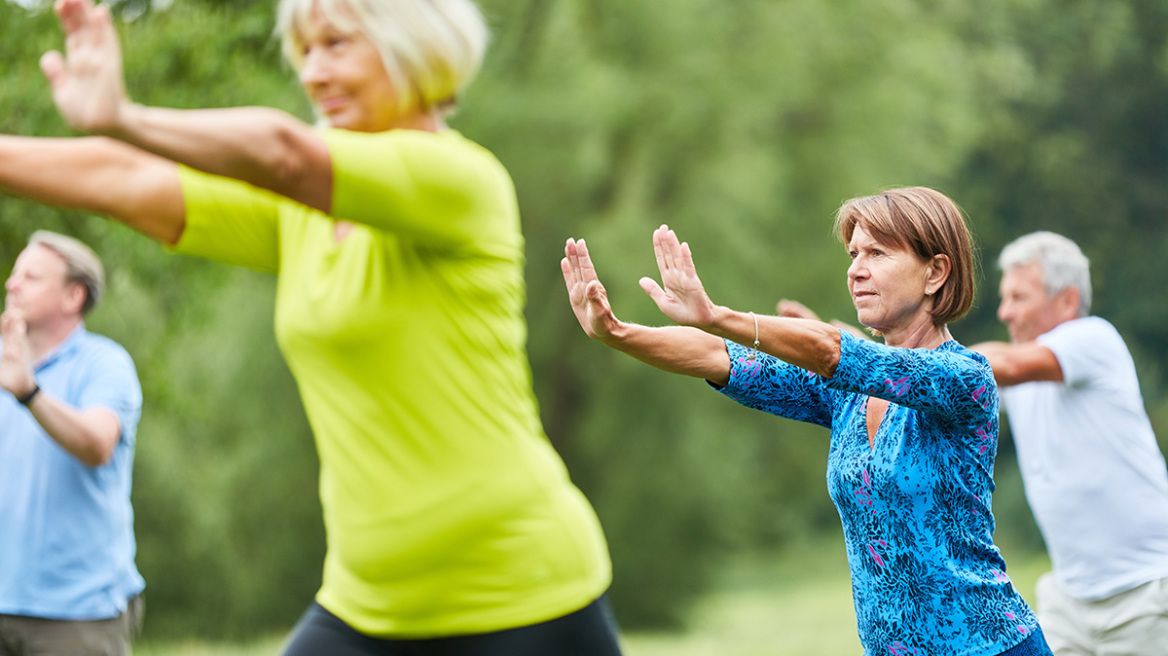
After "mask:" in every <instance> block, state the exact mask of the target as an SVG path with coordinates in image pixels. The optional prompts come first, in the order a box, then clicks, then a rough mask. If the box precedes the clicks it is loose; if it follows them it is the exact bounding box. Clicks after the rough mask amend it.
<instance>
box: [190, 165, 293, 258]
mask: <svg viewBox="0 0 1168 656" xmlns="http://www.w3.org/2000/svg"><path fill="white" fill-rule="evenodd" d="M179 181H180V183H181V185H182V193H183V202H184V203H185V205H186V227H185V228H184V229H183V233H182V236H181V237H180V238H179V241H178V243H177V244H175V245H174V247H173V249H172V250H174V251H175V252H176V253H183V254H186V255H196V256H198V257H204V258H207V259H209V260H215V261H217V262H223V263H225V264H234V265H238V266H242V267H247V268H249V269H255V270H257V271H262V272H265V273H276V271H277V269H278V268H279V264H280V258H279V250H278V246H279V244H278V240H279V207H280V204H281V203H286V202H291V201H287V200H284V199H282V198H281V197H280V196H277V195H276V194H273V193H271V192H269V191H265V190H263V189H258V188H256V187H253V186H251V185H249V184H247V183H244V182H239V181H236V180H231V179H229V178H223V177H219V176H215V175H209V174H206V173H202V172H199V171H196V170H194V169H191V168H188V167H185V166H179Z"/></svg>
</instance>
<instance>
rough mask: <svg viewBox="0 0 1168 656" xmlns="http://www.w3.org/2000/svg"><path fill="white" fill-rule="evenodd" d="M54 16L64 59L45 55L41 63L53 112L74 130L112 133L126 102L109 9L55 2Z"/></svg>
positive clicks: (73, 0) (87, 2)
mask: <svg viewBox="0 0 1168 656" xmlns="http://www.w3.org/2000/svg"><path fill="white" fill-rule="evenodd" d="M53 11H55V12H56V14H57V17H58V19H59V20H60V21H61V27H62V29H63V30H64V31H65V54H64V55H62V54H61V53H60V52H58V51H56V50H54V51H51V52H47V53H45V55H44V56H43V57H41V62H40V63H41V70H42V71H43V72H44V74H45V77H46V78H48V80H49V86H51V87H52V90H53V102H55V103H56V105H57V110H58V111H60V112H61V116H62V117H63V118H64V119H65V122H67V123H68V124H69V125H70V126H71V127H73V128H74V129H77V130H81V131H83V132H91V133H109V132H112V131H114V130H116V129H117V127H118V125H119V122H120V121H121V118H122V117H121V114H122V112H123V110H124V109H125V108H126V106H127V105H128V104H129V98H127V96H126V90H125V83H124V81H123V77H122V50H121V46H120V45H119V44H118V35H117V32H116V31H115V30H114V25H113V19H112V18H111V17H110V11H109V7H108V6H106V5H104V4H103V5H94V4H93V1H92V0H56V2H55V3H54V4H53Z"/></svg>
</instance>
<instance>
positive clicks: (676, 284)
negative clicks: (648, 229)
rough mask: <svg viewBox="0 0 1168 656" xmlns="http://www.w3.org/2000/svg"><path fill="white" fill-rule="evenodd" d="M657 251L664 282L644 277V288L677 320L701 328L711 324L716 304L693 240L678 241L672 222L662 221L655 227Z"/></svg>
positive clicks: (661, 307)
mask: <svg viewBox="0 0 1168 656" xmlns="http://www.w3.org/2000/svg"><path fill="white" fill-rule="evenodd" d="M653 252H654V253H655V254H656V255H657V269H658V270H660V271H661V284H660V285H658V284H657V281H656V280H653V279H652V278H641V289H644V290H645V293H647V294H648V295H649V298H651V299H653V302H654V303H656V304H657V308H658V309H660V310H661V312H662V313H664V314H665V316H667V317H669V318H670V319H672V320H673V321H674V323H677V324H680V325H682V326H696V327H698V328H701V327H703V326H706V325H709V324H710V323H711V322H712V321H713V319H714V308H715V306H714V303H713V301H711V300H710V297H709V296H708V295H707V294H706V290H705V288H704V287H702V281H701V280H700V279H699V278H698V272H697V269H696V268H694V263H693V255H692V254H691V253H690V250H689V244H686V243H683V242H680V241H678V239H677V235H676V234H675V233H674V232H673V231H672V230H670V229H669V226H666V225H662V226H661V227H660V228H657V229H656V230H654V231H653Z"/></svg>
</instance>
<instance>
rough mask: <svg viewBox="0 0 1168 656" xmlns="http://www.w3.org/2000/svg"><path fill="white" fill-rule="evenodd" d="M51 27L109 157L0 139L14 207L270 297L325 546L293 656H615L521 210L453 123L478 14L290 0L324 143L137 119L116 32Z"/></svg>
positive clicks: (414, 0) (286, 31)
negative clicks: (255, 273) (539, 333)
mask: <svg viewBox="0 0 1168 656" xmlns="http://www.w3.org/2000/svg"><path fill="white" fill-rule="evenodd" d="M56 11H57V13H58V15H59V16H60V19H61V23H62V25H63V27H64V29H65V33H66V52H65V54H64V55H61V54H56V53H50V54H48V55H46V56H45V57H44V58H43V60H42V68H43V69H44V72H45V74H46V76H47V77H48V79H49V81H50V83H51V85H52V88H53V95H54V100H55V101H56V103H57V106H58V108H59V110H60V112H61V114H62V115H63V116H64V117H65V119H66V120H67V121H68V122H69V123H70V125H72V126H73V127H74V128H76V129H79V130H83V131H86V132H89V133H94V134H99V135H105V137H97V138H84V139H65V140H48V139H22V138H17V137H4V138H0V186H3V187H5V188H7V189H9V190H11V191H14V192H16V193H20V194H23V195H26V196H30V197H32V198H34V199H37V200H40V201H42V202H46V203H51V204H55V205H62V206H72V207H81V208H86V209H90V210H95V211H100V212H104V213H106V214H108V215H110V216H112V217H113V218H115V219H117V220H120V221H123V222H125V223H127V224H129V225H131V226H133V227H135V228H137V229H138V230H140V231H142V232H144V233H145V234H147V235H150V236H152V237H154V238H155V239H158V240H160V241H162V242H163V243H165V244H167V245H170V246H171V247H172V248H173V249H174V250H175V251H177V252H181V253H188V254H194V255H199V256H203V257H206V258H210V259H213V260H218V261H221V262H226V263H229V264H235V265H240V266H245V267H250V268H253V269H258V270H260V271H266V272H270V273H273V274H275V275H276V276H277V277H278V285H277V294H276V310H275V312H276V337H277V341H278V342H279V344H280V347H281V349H282V351H283V353H284V355H285V358H286V359H287V361H288V364H289V366H290V368H291V370H292V372H293V374H294V376H295V377H296V380H297V382H298V384H299V387H300V392H301V397H302V399H303V402H304V406H305V410H306V412H307V414H308V418H309V421H310V423H311V425H312V428H313V432H314V434H315V437H316V441H317V447H318V451H319V454H320V465H321V474H320V476H321V479H320V495H321V502H322V505H323V509H324V518H325V525H326V530H327V533H328V553H327V556H326V558H325V563H324V575H323V583H322V586H321V589H320V591H319V593H318V594H317V596H316V600H315V601H314V602H313V604H312V605H311V606H310V608H309V610H308V611H307V612H306V613H305V615H304V617H303V618H302V620H301V622H300V624H299V625H298V626H297V628H296V629H295V630H294V632H293V635H292V636H291V637H290V639H289V641H288V644H287V646H286V647H285V652H284V653H285V654H286V655H287V656H304V655H308V654H330V655H341V656H347V655H354V656H356V655H363V654H435V655H436V654H442V655H445V656H458V655H463V654H465V655H468V656H470V655H475V656H493V655H495V654H499V655H503V654H507V655H509V656H523V655H531V656H535V655H537V654H541V655H542V654H561V655H572V654H580V655H585V654H587V655H600V656H605V655H609V654H618V653H619V647H618V645H617V640H616V636H615V628H614V626H613V624H612V622H611V620H610V618H609V614H608V612H607V606H606V604H605V601H604V599H603V594H604V592H605V590H606V589H607V587H608V585H609V583H610V578H611V566H610V563H609V557H608V553H607V549H606V546H605V541H604V537H603V534H602V532H601V528H600V525H599V522H598V521H597V518H596V515H595V513H594V512H593V510H592V508H591V506H590V505H589V504H588V502H587V501H586V500H585V499H584V497H583V495H582V494H581V493H580V492H579V490H577V488H576V487H575V486H573V485H572V483H571V482H570V480H569V478H568V475H567V472H566V470H565V468H564V465H563V463H562V461H561V460H560V459H559V457H558V456H557V454H556V453H555V451H554V450H553V449H552V447H551V445H550V443H549V442H548V440H547V439H546V437H545V435H544V433H543V429H542V427H541V426H540V423H539V418H538V413H537V409H536V404H535V401H534V398H533V394H532V391H531V384H530V370H529V366H528V363H527V359H526V355H525V339H526V328H525V325H524V321H523V313H522V310H523V303H524V296H525V292H524V281H523V269H522V265H523V257H524V256H523V238H522V236H521V234H520V224H519V216H518V209H517V203H516V197H515V191H514V189H513V186H512V182H511V179H510V177H509V175H508V174H507V172H506V170H505V169H504V168H503V167H502V165H501V164H500V163H499V162H498V161H497V160H496V159H495V158H494V157H493V156H492V155H491V153H489V152H488V151H486V150H485V149H484V148H482V147H481V146H479V145H477V144H475V143H473V142H471V141H469V140H467V139H466V138H464V137H463V136H461V135H460V134H459V133H457V132H456V131H454V130H451V129H449V128H448V127H447V125H446V121H445V117H446V115H447V113H448V112H449V111H450V109H451V108H453V107H454V105H455V103H456V101H457V97H458V93H459V92H460V90H461V89H462V88H463V87H464V86H465V85H466V84H467V83H468V82H469V81H470V80H471V78H472V77H473V76H474V74H475V72H476V71H477V69H478V67H479V63H480V61H481V58H482V55H483V51H484V49H485V45H486V40H487V30H486V27H485V25H484V22H483V19H482V17H481V15H480V14H479V11H478V9H477V8H476V7H475V5H474V4H473V3H472V2H471V1H470V0H283V1H282V2H281V4H280V7H279V26H278V31H279V33H280V34H281V36H282V38H283V44H284V52H285V54H286V55H287V57H288V59H289V60H290V61H291V63H292V64H293V66H294V67H295V68H296V69H297V70H298V71H299V75H300V82H301V84H302V85H303V87H304V89H305V92H306V93H307V94H308V96H309V98H310V99H311V100H312V102H313V103H314V105H315V106H316V108H317V109H318V110H319V113H320V119H321V121H320V122H321V123H322V124H323V125H322V127H321V128H319V129H318V128H315V127H313V126H310V125H307V124H305V123H303V122H301V121H299V120H297V119H296V118H294V117H292V116H289V115H287V114H285V113H282V112H279V111H276V110H272V109H265V108H234V109H216V110H200V111H180V110H170V109H164V108H158V107H144V106H141V105H138V104H135V103H133V102H131V101H130V99H129V98H128V97H127V95H126V93H125V91H124V88H123V81H122V73H121V55H120V51H119V46H118V41H117V37H116V33H115V31H114V29H113V27H112V24H111V20H110V16H109V13H108V11H107V10H106V9H105V8H104V7H95V6H94V5H92V4H91V0H58V2H57V3H56ZM110 137H112V139H111V138H110Z"/></svg>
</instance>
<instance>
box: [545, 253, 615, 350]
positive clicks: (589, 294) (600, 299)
mask: <svg viewBox="0 0 1168 656" xmlns="http://www.w3.org/2000/svg"><path fill="white" fill-rule="evenodd" d="M560 269H561V270H562V271H563V272H564V284H565V285H566V286H567V287H568V300H569V301H570V302H571V303H572V311H573V312H575V313H576V320H577V321H579V322H580V327H581V328H583V329H584V332H585V333H587V334H588V336H589V337H591V338H593V339H598V340H600V341H602V342H605V341H608V340H609V338H611V337H612V336H613V333H614V331H616V330H617V329H618V327H619V326H620V325H621V322H620V321H619V320H618V319H617V318H616V315H614V314H613V312H612V306H611V305H609V303H608V292H606V291H605V290H604V285H602V284H601V283H600V280H599V279H598V278H597V277H596V268H595V267H593V266H592V258H591V257H589V256H588V246H587V245H585V244H584V240H583V239H580V240H574V239H569V240H568V243H567V244H566V245H565V246H564V259H562V260H560Z"/></svg>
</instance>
